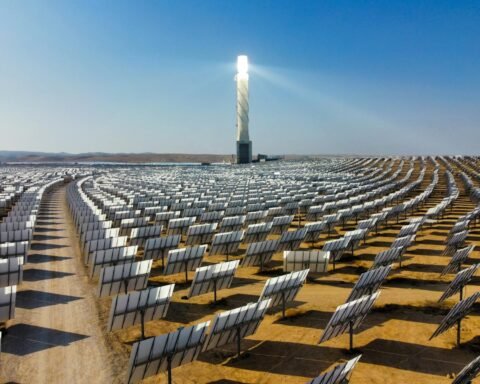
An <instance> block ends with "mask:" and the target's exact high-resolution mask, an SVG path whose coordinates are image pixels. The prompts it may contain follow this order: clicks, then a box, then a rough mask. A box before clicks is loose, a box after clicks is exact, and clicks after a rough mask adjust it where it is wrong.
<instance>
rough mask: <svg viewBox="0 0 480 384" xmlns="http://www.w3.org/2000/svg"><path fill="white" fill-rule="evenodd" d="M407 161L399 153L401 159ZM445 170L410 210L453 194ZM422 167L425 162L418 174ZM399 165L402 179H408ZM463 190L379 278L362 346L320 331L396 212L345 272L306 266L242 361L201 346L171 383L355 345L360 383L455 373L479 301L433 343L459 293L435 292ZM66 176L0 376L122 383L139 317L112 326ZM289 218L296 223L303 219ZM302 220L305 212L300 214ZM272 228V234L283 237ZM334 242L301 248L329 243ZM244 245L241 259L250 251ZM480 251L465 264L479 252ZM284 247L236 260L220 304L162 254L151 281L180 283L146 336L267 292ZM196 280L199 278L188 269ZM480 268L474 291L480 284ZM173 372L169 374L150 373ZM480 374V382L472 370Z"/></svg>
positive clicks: (274, 372) (270, 378) (293, 375)
mask: <svg viewBox="0 0 480 384" xmlns="http://www.w3.org/2000/svg"><path fill="white" fill-rule="evenodd" d="M397 161H398V160H397ZM427 164H428V170H427V174H426V177H425V179H424V181H423V183H422V186H421V187H420V188H419V189H417V190H415V191H412V192H411V193H410V194H409V195H408V196H406V197H405V199H408V198H410V197H413V196H415V195H416V194H418V193H420V192H421V191H422V190H423V189H424V188H425V187H426V186H427V185H428V184H429V183H430V181H431V175H432V172H433V166H432V164H430V163H427ZM444 171H445V168H444V167H443V165H442V166H441V169H440V173H439V175H440V181H439V184H438V186H437V187H436V188H435V190H434V191H433V193H432V195H431V196H430V197H429V198H428V199H427V201H426V203H425V204H424V205H422V206H420V207H419V209H418V210H417V211H416V212H413V213H412V214H411V215H409V217H412V216H421V215H422V214H424V213H425V212H426V211H427V209H428V208H430V207H433V206H434V205H436V204H437V203H439V202H440V201H441V200H442V199H443V198H444V197H445V195H446V180H445V177H444V176H443V173H444ZM418 172H419V164H418V163H417V164H416V168H415V172H414V175H413V176H412V178H415V177H416V175H418ZM402 176H403V174H401V175H400V176H399V177H402ZM455 181H456V183H457V186H458V187H459V189H460V196H459V198H458V199H457V200H456V201H455V202H454V204H453V206H452V207H451V208H449V209H448V210H447V211H446V212H445V215H444V217H443V218H440V219H439V220H438V221H437V222H435V223H433V224H431V225H424V226H423V227H422V228H421V229H420V230H419V232H418V233H417V238H416V242H415V244H414V245H413V246H412V247H410V248H409V249H408V251H407V252H406V254H405V256H404V259H403V262H402V267H401V268H400V267H399V265H398V264H395V266H394V268H393V270H392V272H391V273H390V275H389V277H388V279H387V281H386V282H385V283H384V284H383V286H382V288H381V294H380V297H379V300H378V301H377V302H376V304H375V306H374V309H373V311H372V312H371V313H370V314H369V315H368V316H367V318H366V320H365V322H364V323H363V325H362V326H361V327H360V329H358V330H357V331H356V332H355V336H354V347H355V351H354V353H353V354H352V353H350V352H348V350H347V348H348V335H344V336H341V337H338V338H335V339H332V340H330V341H328V342H325V343H322V344H318V341H319V339H320V336H321V334H322V332H323V330H324V328H325V326H326V324H327V322H328V320H329V319H330V317H331V315H332V314H333V312H334V311H335V308H336V307H337V306H338V305H341V304H343V303H344V302H345V299H346V298H347V296H348V294H349V292H350V290H351V288H352V286H353V284H354V283H355V281H356V280H357V279H358V277H359V275H360V274H361V273H362V272H365V271H367V270H368V268H370V266H371V265H372V261H373V259H374V257H375V255H376V254H377V253H378V252H380V251H382V250H385V249H388V248H389V247H390V244H391V243H392V241H393V240H394V239H395V237H396V235H397V233H398V231H399V230H400V228H401V227H402V225H404V224H406V223H407V219H408V217H407V218H404V217H402V218H401V219H400V221H399V222H398V223H397V222H396V221H390V222H388V224H387V225H385V226H381V227H380V228H379V229H378V233H375V232H371V233H370V234H369V236H368V238H367V241H366V243H365V244H362V245H361V246H360V248H359V249H357V250H356V251H355V253H354V255H353V256H348V257H345V258H344V259H342V261H341V262H340V263H338V264H337V266H336V270H335V271H331V270H330V272H329V273H328V274H326V275H318V276H309V279H308V282H307V283H306V284H305V285H304V286H303V287H302V289H301V290H300V293H299V295H298V296H297V298H296V300H295V302H294V303H290V304H289V305H288V309H287V316H286V319H282V316H281V310H280V308H273V309H270V310H269V311H268V314H267V316H266V317H265V319H264V321H263V322H262V323H261V325H260V327H259V329H258V331H257V332H256V333H255V334H254V335H252V336H250V337H248V338H246V339H244V340H243V341H242V343H241V346H242V351H243V355H242V356H241V357H240V358H239V359H237V358H236V356H235V345H229V346H226V347H224V348H217V349H214V350H212V351H209V352H205V353H202V354H200V356H199V359H198V361H196V362H193V363H191V364H187V365H185V366H181V367H178V368H175V369H174V371H173V382H174V383H218V384H220V383H224V384H234V383H252V384H253V383H305V382H307V381H308V380H309V379H312V378H313V377H315V376H317V375H319V374H320V373H321V372H323V371H325V370H327V369H329V368H331V367H333V366H334V365H335V364H337V363H339V362H342V361H346V360H348V359H350V358H352V357H354V356H357V355H358V354H362V357H361V360H360V362H359V364H358V365H357V367H356V368H355V370H354V373H353V375H352V377H351V381H350V382H351V383H352V384H362V383H406V382H410V383H415V384H426V383H435V384H437V383H438V384H442V383H450V382H451V381H452V379H453V377H454V375H455V374H456V373H458V372H459V371H460V370H461V369H462V368H463V367H464V366H465V365H466V364H467V363H468V362H470V361H471V360H472V359H474V358H475V357H476V356H478V354H479V351H480V343H479V340H480V339H479V333H478V330H479V329H480V328H479V327H480V318H479V316H478V309H479V306H478V305H476V306H475V310H474V311H473V312H472V314H470V315H469V316H468V317H467V318H466V320H464V321H463V322H462V344H461V346H460V347H459V348H458V347H456V345H455V337H456V330H455V328H452V329H450V330H449V331H447V332H446V333H444V334H442V335H440V336H438V337H436V338H434V339H432V340H430V341H429V337H430V336H431V334H432V333H433V332H434V331H435V329H436V328H437V327H438V324H439V323H440V322H441V320H442V318H443V317H444V316H445V315H446V314H447V313H448V310H449V309H450V308H451V307H452V306H453V305H454V304H455V303H456V302H457V301H458V296H457V295H456V296H454V297H452V298H450V299H448V300H447V301H446V302H444V303H442V304H438V303H437V301H438V299H439V297H440V296H441V294H442V292H443V291H444V290H445V289H446V287H447V286H448V283H449V282H450V281H451V280H452V278H453V275H447V276H446V277H440V273H441V271H442V270H443V268H444V267H445V265H446V264H447V263H448V261H449V259H450V257H449V256H442V251H443V249H444V248H445V245H444V241H445V239H446V238H447V234H448V232H449V230H450V228H451V227H452V226H453V224H454V223H455V222H456V220H457V218H458V217H460V216H461V215H463V214H465V213H467V212H468V211H471V210H472V209H473V208H474V207H475V204H474V203H473V202H472V201H471V200H470V198H469V196H468V195H467V194H466V192H465V190H464V185H463V183H462V181H461V179H460V177H458V175H456V177H455ZM66 188H67V187H66V185H62V186H60V187H58V188H56V189H55V190H53V191H52V192H51V193H48V194H47V195H46V197H45V198H44V200H43V202H42V206H41V212H40V215H39V217H38V225H37V226H36V228H35V233H34V240H33V242H32V246H31V251H30V253H29V261H28V264H27V265H26V267H25V271H24V283H23V284H22V285H21V286H20V287H19V290H18V293H17V310H16V317H15V319H14V320H11V321H9V322H8V324H7V326H8V328H7V333H6V335H5V336H4V340H3V342H2V350H1V356H0V379H1V381H2V382H12V383H13V382H16V383H122V382H124V381H125V376H126V371H127V365H128V359H129V352H130V350H131V348H132V344H133V343H134V342H136V341H138V340H139V339H140V327H139V326H134V327H131V328H128V329H124V330H119V331H115V332H112V333H107V332H106V322H107V318H108V313H109V310H110V304H111V298H104V299H98V298H96V295H95V290H96V286H97V281H96V280H92V279H90V278H89V277H88V276H87V269H86V268H85V266H84V265H83V263H82V255H81V252H80V248H79V238H78V235H77V233H76V230H75V227H74V225H73V222H72V218H71V215H70V212H69V210H68V206H67V201H66ZM294 223H295V224H294V225H292V228H295V227H296V226H297V225H298V224H297V220H295V221H294ZM303 224H305V220H304V218H302V221H301V224H300V225H303ZM355 226H356V225H355V222H354V221H351V222H348V223H347V224H346V225H345V227H344V228H342V227H341V226H338V227H335V229H334V231H333V233H331V234H330V235H329V236H328V239H334V238H338V237H340V236H341V235H342V234H343V233H344V232H345V231H348V230H352V229H354V228H355ZM275 237H276V236H272V237H271V238H275ZM326 240H327V234H322V236H321V240H320V241H319V242H317V243H315V244H314V245H312V244H307V243H303V244H302V246H301V249H304V250H307V249H312V248H313V249H321V248H322V245H323V244H324V242H325V241H326ZM466 244H468V245H471V244H474V245H475V244H476V245H480V228H479V227H478V226H477V227H475V226H474V227H472V228H471V229H470V232H469V236H468V238H467V241H466ZM245 248H246V247H245V245H242V246H241V249H240V251H239V252H238V254H237V255H235V256H234V257H233V258H239V257H241V256H242V255H243V254H244V252H245ZM479 258H480V254H479V251H478V250H476V251H475V252H474V253H473V256H472V257H471V258H470V259H469V260H468V262H467V265H471V264H473V263H475V262H478V260H479ZM224 259H225V257H224V256H207V257H206V258H205V259H204V264H203V265H207V264H209V263H216V262H219V261H223V260H224ZM281 260H282V254H280V253H278V254H276V255H275V256H274V258H273V260H272V262H271V264H270V265H269V268H268V269H267V270H266V271H264V272H259V269H258V268H253V267H248V268H239V269H238V270H237V273H236V275H235V279H234V281H233V284H232V287H231V288H230V289H227V290H222V291H219V293H218V296H219V298H220V299H221V300H220V302H219V303H217V305H213V304H212V299H213V295H212V294H205V295H202V296H198V297H194V298H191V299H188V300H186V299H185V298H184V297H185V296H186V294H187V292H188V288H189V285H190V284H189V283H188V284H186V283H185V281H184V275H183V274H179V275H174V276H173V277H172V276H163V275H162V273H161V266H160V263H159V262H155V263H154V267H153V269H152V273H151V277H150V284H151V285H159V284H160V285H161V284H166V283H172V282H175V283H176V286H175V292H174V297H173V300H172V303H171V305H170V308H169V310H168V314H167V316H166V318H164V319H162V320H158V321H152V322H148V323H147V324H146V334H147V337H152V336H157V335H160V334H163V333H167V332H170V331H173V330H176V329H177V328H179V327H184V326H187V325H191V324H196V323H199V322H202V321H206V320H211V319H212V318H213V316H214V314H215V313H218V312H221V311H225V310H227V309H233V308H236V307H239V306H242V305H244V304H247V303H249V302H255V301H257V300H258V296H259V295H260V293H261V290H262V288H263V285H264V283H265V281H266V280H267V279H269V278H271V277H273V276H279V275H281V274H282V273H283V271H282V261H281ZM189 277H190V280H191V278H192V277H193V273H192V272H191V273H190V275H189ZM479 284H480V278H479V277H474V278H473V280H472V281H471V283H470V284H469V285H468V287H467V289H466V291H467V292H466V296H469V295H470V294H472V293H474V292H476V291H478V290H479ZM160 382H166V375H164V374H160V375H158V376H155V377H151V378H148V379H146V380H145V383H160ZM474 382H480V380H474Z"/></svg>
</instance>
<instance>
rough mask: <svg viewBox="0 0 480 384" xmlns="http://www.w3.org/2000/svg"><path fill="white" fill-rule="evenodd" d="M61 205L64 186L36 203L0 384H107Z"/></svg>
mask: <svg viewBox="0 0 480 384" xmlns="http://www.w3.org/2000/svg"><path fill="white" fill-rule="evenodd" d="M76 244H77V240H76V238H75V232H74V228H73V224H72V221H71V218H70V214H69V212H68V207H67V202H66V186H61V187H59V188H56V189H54V190H53V191H51V192H49V193H47V194H46V195H45V197H44V199H43V201H42V204H41V208H40V212H39V215H38V221H37V226H36V229H35V233H34V238H33V242H32V246H31V250H30V252H29V256H28V264H27V265H26V266H25V270H24V282H23V284H21V285H20V286H19V287H17V289H18V293H17V305H16V308H17V309H16V316H15V320H12V321H10V322H9V323H8V330H7V333H6V334H5V335H4V340H3V342H2V351H1V352H2V353H1V356H0V382H2V383H3V382H14V383H29V384H30V383H112V382H116V381H117V380H115V379H114V377H115V375H114V373H113V368H112V366H113V364H112V361H113V359H114V356H113V354H112V352H111V348H109V347H108V345H107V342H106V340H105V338H104V336H103V333H102V327H103V323H102V322H101V321H100V320H99V315H98V310H97V304H96V300H95V296H94V294H95V292H94V287H93V286H92V285H91V284H89V281H88V278H87V276H86V272H85V269H84V268H83V266H82V265H81V264H80V260H81V258H80V254H79V252H80V250H79V248H78V246H77V245H76Z"/></svg>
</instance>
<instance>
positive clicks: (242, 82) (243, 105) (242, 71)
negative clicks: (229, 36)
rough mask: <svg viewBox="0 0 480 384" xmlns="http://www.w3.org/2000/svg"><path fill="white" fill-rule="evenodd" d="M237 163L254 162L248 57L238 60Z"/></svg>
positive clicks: (236, 78)
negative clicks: (251, 138) (250, 129)
mask: <svg viewBox="0 0 480 384" xmlns="http://www.w3.org/2000/svg"><path fill="white" fill-rule="evenodd" d="M235 80H236V82H237V163H238V164H244V163H251V162H252V142H251V141H250V137H249V135H248V123H249V121H248V57H247V56H245V55H241V56H238V58H237V76H235Z"/></svg>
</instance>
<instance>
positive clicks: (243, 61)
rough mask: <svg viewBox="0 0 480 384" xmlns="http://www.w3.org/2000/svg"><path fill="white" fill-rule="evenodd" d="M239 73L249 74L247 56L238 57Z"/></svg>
mask: <svg viewBox="0 0 480 384" xmlns="http://www.w3.org/2000/svg"><path fill="white" fill-rule="evenodd" d="M237 71H238V73H248V57H247V56H246V55H240V56H238V57H237Z"/></svg>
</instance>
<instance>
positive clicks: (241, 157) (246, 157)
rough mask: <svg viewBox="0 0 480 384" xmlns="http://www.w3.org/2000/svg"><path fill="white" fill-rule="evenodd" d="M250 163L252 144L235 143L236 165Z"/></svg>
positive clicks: (249, 142)
mask: <svg viewBox="0 0 480 384" xmlns="http://www.w3.org/2000/svg"><path fill="white" fill-rule="evenodd" d="M251 162H252V142H251V141H247V142H243V141H237V164H248V163H251Z"/></svg>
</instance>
